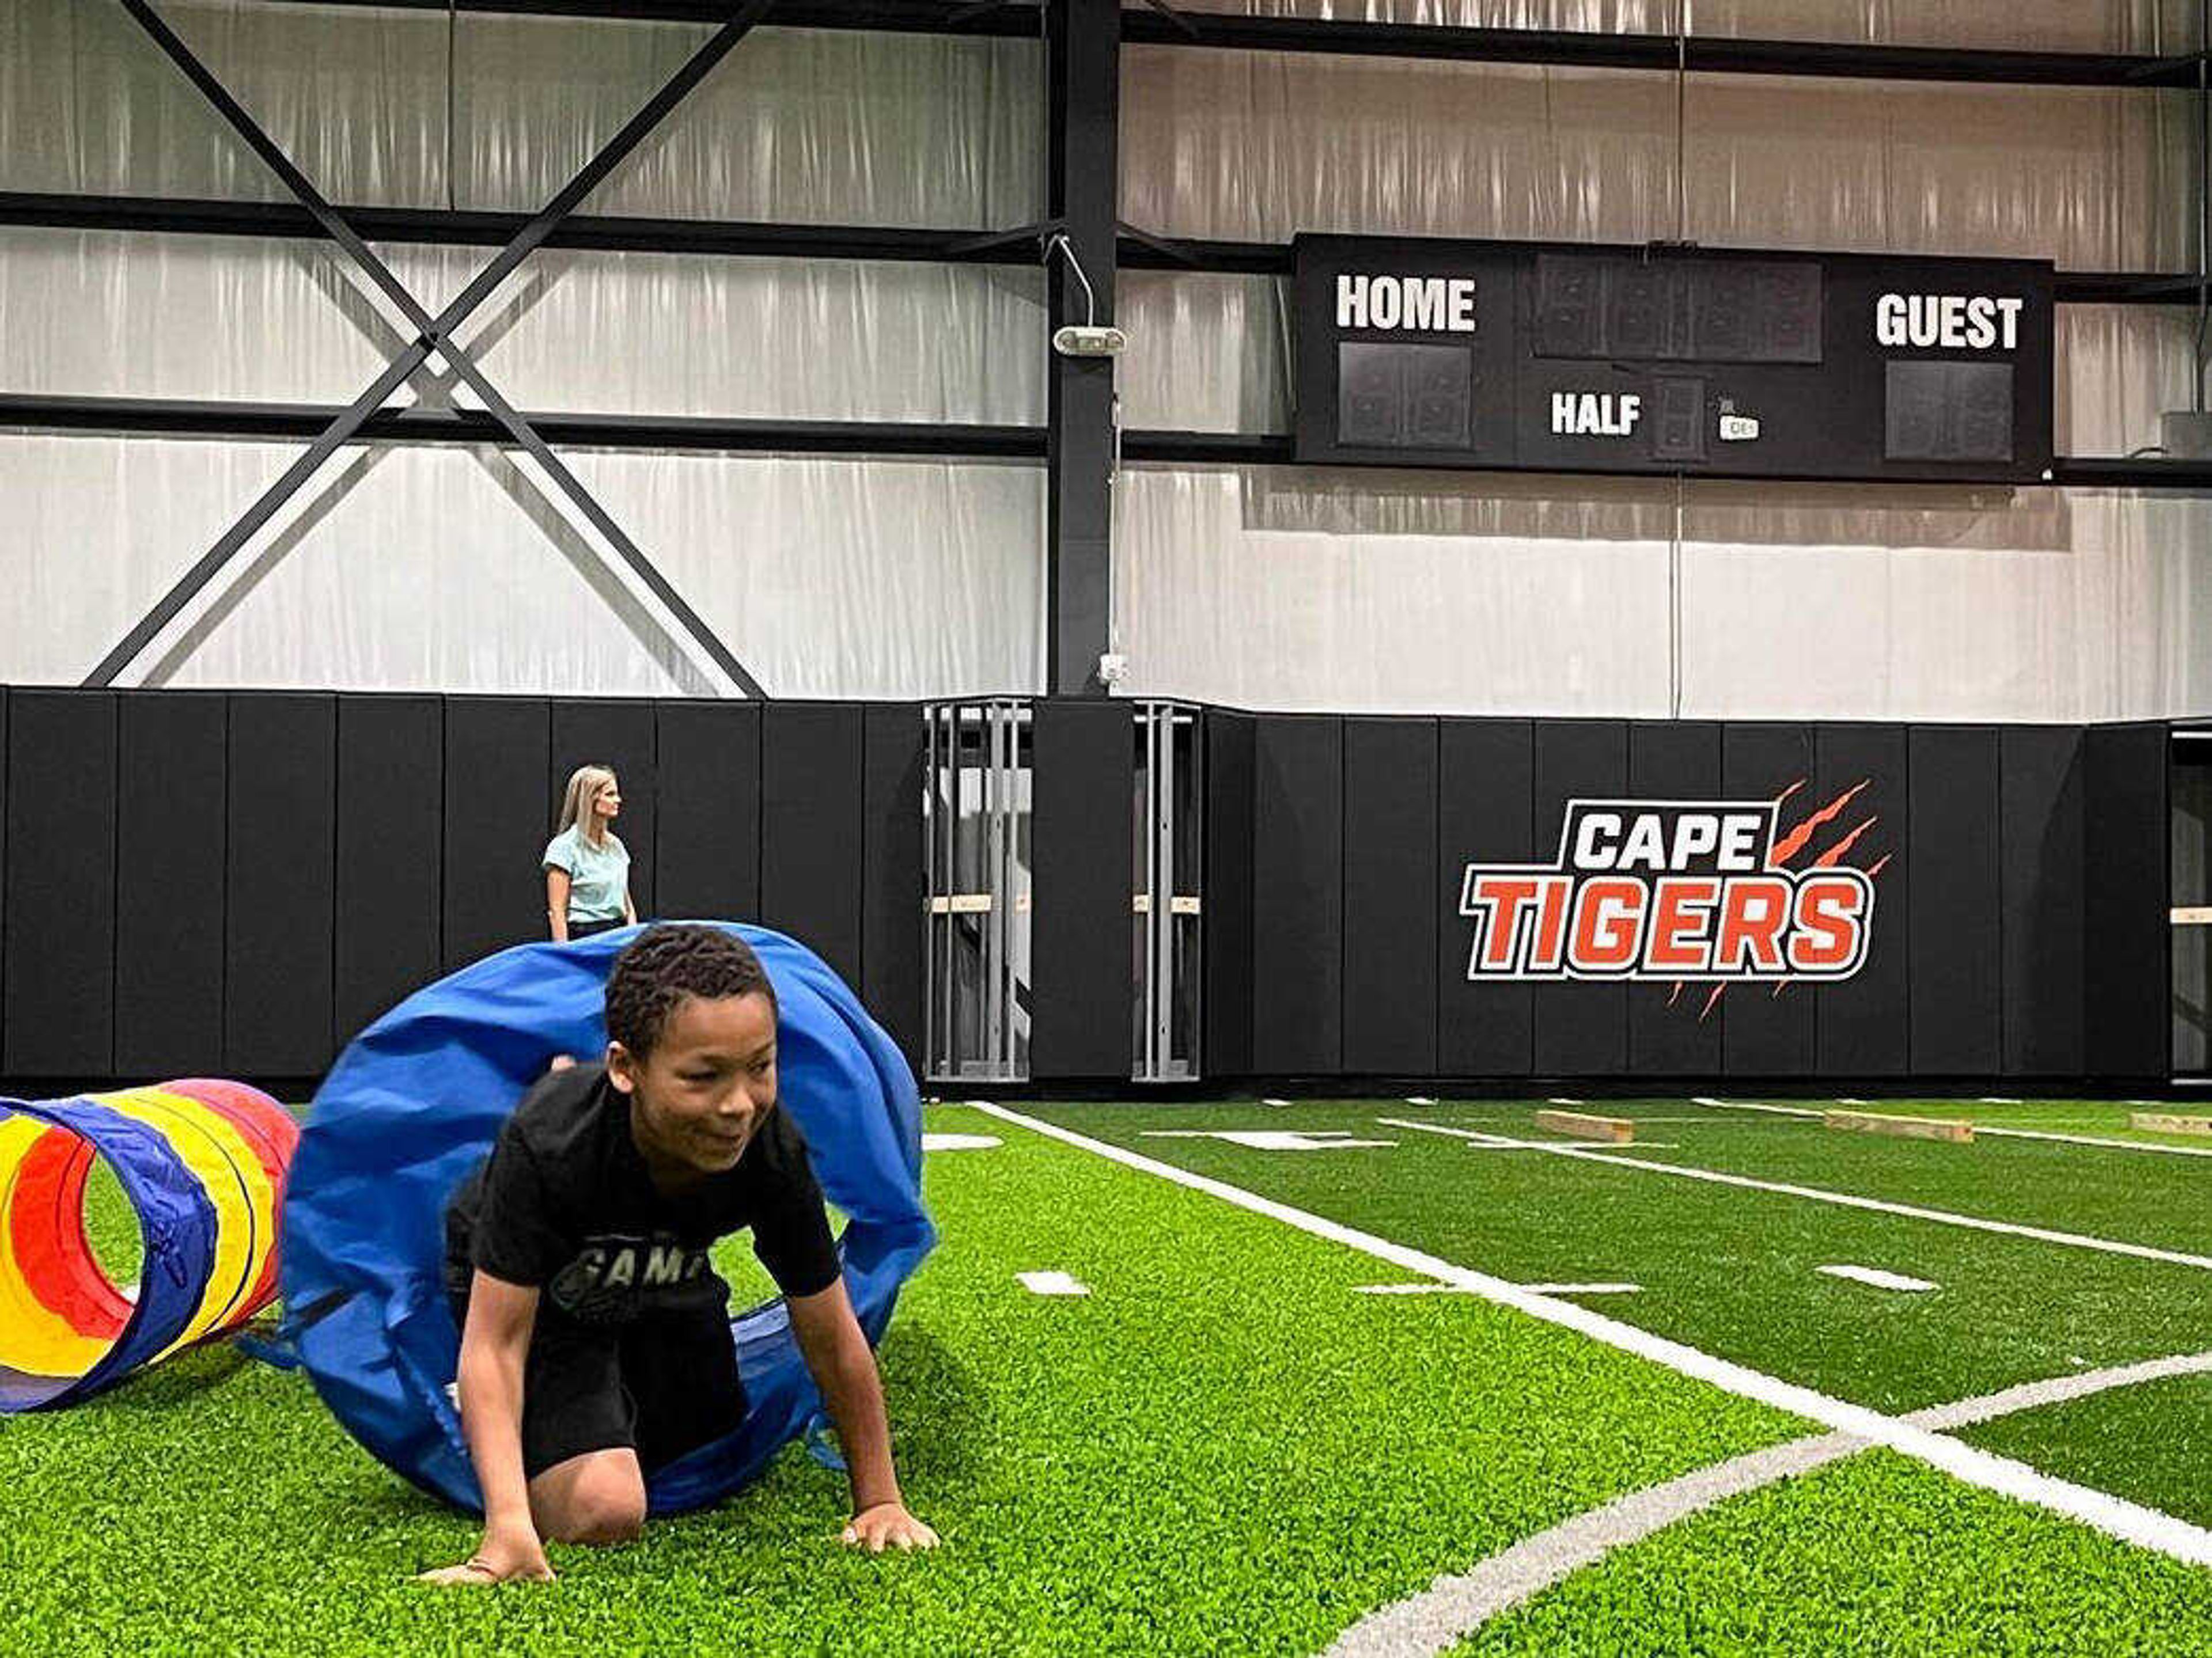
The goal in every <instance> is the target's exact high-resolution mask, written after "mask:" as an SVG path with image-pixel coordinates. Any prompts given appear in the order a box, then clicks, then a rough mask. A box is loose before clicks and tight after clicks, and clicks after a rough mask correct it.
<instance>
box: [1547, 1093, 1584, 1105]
mask: <svg viewBox="0 0 2212 1658" xmlns="http://www.w3.org/2000/svg"><path fill="white" fill-rule="evenodd" d="M1544 1103H1545V1104H1547V1105H1586V1104H1588V1103H1589V1102H1588V1101H1586V1100H1571V1099H1569V1098H1568V1097H1567V1096H1565V1095H1564V1094H1554V1095H1553V1096H1552V1097H1551V1098H1550V1099H1548V1100H1546V1101H1545V1102H1544Z"/></svg>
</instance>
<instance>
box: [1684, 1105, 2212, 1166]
mask: <svg viewBox="0 0 2212 1658" xmlns="http://www.w3.org/2000/svg"><path fill="white" fill-rule="evenodd" d="M1691 1103H1692V1105H1712V1106H1717V1107H1718V1108H1721V1109H1723V1110H1724V1111H1768V1112H1772V1113H1773V1114H1776V1115H1778V1116H1784V1117H1817V1116H1820V1115H1821V1113H1820V1112H1818V1111H1808V1110H1807V1109H1806V1108H1804V1107H1802V1106H1796V1105H1760V1104H1756V1103H1754V1102H1752V1101H1749V1100H1692V1102H1691ZM1836 1103H1837V1104H1838V1105H1864V1104H1865V1103H1866V1102H1865V1101H1864V1100H1840V1099H1839V1100H1838V1101H1837V1102H1836ZM1644 1121H1647V1122H1651V1121H1658V1120H1657V1119H1656V1118H1650V1117H1647V1118H1645V1119H1644ZM1974 1133H1976V1134H1978V1135H1980V1134H1994V1135H1997V1136H2000V1137H2002V1139H2008V1140H2057V1141H2059V1142H2060V1143H2062V1144H2063V1145H2101V1146H2105V1147H2107V1148H2109V1149H2110V1150H2112V1151H2155V1152H2158V1153H2160V1154H2161V1155H2163V1156H2166V1157H2212V1146H2203V1145H2158V1144H2156V1143H2154V1142H2153V1141H2150V1140H2116V1139H2107V1138H2106V1137H2105V1136H2103V1135H2101V1134H2062V1133H2058V1132H2057V1131H2056V1130H2055V1129H2049V1128H1999V1127H1996V1126H1995V1125H1994V1124H1990V1123H1985V1122H1978V1123H1976V1124H1975V1125H1974Z"/></svg>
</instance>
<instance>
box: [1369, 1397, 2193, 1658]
mask: <svg viewBox="0 0 2212 1658" xmlns="http://www.w3.org/2000/svg"><path fill="white" fill-rule="evenodd" d="M2204 1370H2212V1353H2188V1354H2184V1355H2181V1356H2179V1357H2173V1358H2154V1359H2151V1360H2148V1361H2147V1362H2145V1363H2140V1364H2124V1365H2119V1366H2117V1367H2115V1368H2113V1369H2112V1370H2092V1371H2089V1372H2088V1373H2087V1374H2086V1375H2082V1376H2058V1377H2056V1378H2054V1379H2052V1380H2051V1381H2048V1382H2027V1383H2024V1384H2023V1385H2021V1386H2020V1387H2017V1388H2006V1389H2005V1390H2004V1391H2003V1392H2002V1393H1995V1394H1982V1395H1981V1396H1980V1397H1979V1398H1977V1399H1962V1400H1959V1401H1958V1402H1956V1403H1955V1404H1950V1405H1937V1406H1931V1407H1929V1409H1927V1410H1922V1411H1915V1412H1912V1413H1911V1415H1909V1416H1907V1417H1906V1418H1905V1420H1906V1421H1907V1422H1910V1423H1912V1424H1914V1425H1916V1426H1918V1427H1923V1428H1938V1429H1941V1428H1959V1427H1965V1426H1967V1425H1969V1424H1972V1423H1977V1422H1988V1421H1990V1420H1993V1419H1994V1418H1997V1417H2001V1416H2009V1415H2011V1414H2012V1413H2013V1412H2015V1411H2026V1410H2033V1409H2034V1408H2036V1407H2037V1406H2043V1405H2053V1404H2057V1403H2059V1402H2060V1401H2061V1400H2069V1399H2079V1398H2081V1397H2082V1396H2083V1395H2084V1394H2094V1393H2102V1392H2104V1391H2106V1389H2107V1388H2125V1387H2131V1386H2133V1385H2134V1384H2135V1383H2136V1382H2151V1381H2156V1380H2159V1379H2160V1378H2161V1377H2165V1376H2189V1375H2194V1374H2197V1373H2199V1372H2202V1371H2204ZM1864 1448H1866V1447H1865V1442H1864V1441H1863V1440H1860V1439H1858V1438H1857V1437H1855V1436H1852V1435H1850V1434H1841V1433H1832V1434H1813V1435H1808V1436H1807V1437H1805V1438H1803V1439H1793V1440H1791V1441H1790V1442H1788V1443H1787V1444H1782V1445H1770V1446H1768V1447H1767V1448H1765V1450H1759V1451H1752V1452H1750V1453H1748V1454H1747V1455H1743V1456H1737V1457H1731V1458H1729V1460H1728V1461H1725V1462H1716V1463H1714V1464H1713V1465H1712V1466H1711V1467H1705V1468H1699V1469H1698V1470H1696V1471H1695V1472H1694V1473H1686V1474H1684V1475H1682V1476H1681V1477H1680V1478H1679V1479H1669V1480H1668V1481H1666V1482H1665V1483H1664V1484H1663V1485H1650V1486H1647V1487H1645V1488H1644V1490H1642V1491H1631V1492H1630V1493H1628V1494H1627V1495H1626V1497H1616V1498H1615V1499H1614V1500H1613V1501H1612V1502H1610V1503H1606V1504H1605V1505H1604V1506H1603V1507H1601V1508H1596V1509H1590V1510H1589V1512H1587V1513H1584V1514H1578V1515H1575V1516H1574V1518H1572V1519H1571V1520H1567V1521H1561V1522H1560V1523H1559V1525H1556V1526H1554V1527H1552V1528H1551V1529H1550V1530H1548V1531H1544V1532H1539V1533H1537V1534H1536V1535H1535V1536H1534V1537H1527V1538H1523V1539H1522V1540H1521V1541H1520V1542H1518V1543H1516V1544H1515V1545H1514V1546H1512V1547H1511V1548H1510V1549H1505V1550H1504V1551H1502V1552H1499V1553H1497V1554H1494V1555H1492V1556H1491V1557H1490V1558H1488V1559H1486V1560H1483V1561H1480V1562H1479V1563H1478V1564H1476V1565H1475V1567H1474V1570H1471V1571H1468V1572H1464V1573H1462V1574H1461V1575H1459V1576H1454V1577H1439V1578H1437V1580H1436V1582H1433V1583H1431V1585H1430V1586H1429V1587H1428V1588H1426V1589H1424V1590H1423V1591H1421V1592H1420V1593H1419V1594H1413V1595H1409V1596H1407V1598H1406V1599H1405V1600H1401V1601H1398V1602H1397V1603H1395V1605H1392V1606H1384V1607H1382V1608H1381V1609H1380V1610H1378V1611H1376V1612H1370V1613H1368V1615H1367V1616H1366V1617H1364V1618H1363V1619H1360V1620H1359V1621H1358V1623H1356V1624H1354V1625H1352V1627H1351V1628H1350V1629H1348V1630H1346V1631H1345V1632H1344V1633H1343V1634H1342V1635H1340V1636H1339V1637H1337V1638H1336V1641H1335V1643H1334V1644H1333V1645H1331V1646H1330V1648H1329V1649H1328V1653H1329V1658H1384V1655H1388V1658H1404V1655H1410V1654H1413V1653H1423V1654H1425V1653H1432V1652H1440V1651H1442V1650H1443V1649H1445V1648H1447V1647H1449V1646H1452V1645H1454V1644H1455V1643H1457V1642H1459V1641H1460V1640H1462V1639H1463V1638H1464V1637H1467V1636H1468V1635H1471V1634H1473V1633H1474V1631H1476V1630H1477V1629H1480V1627H1481V1626H1482V1625H1484V1624H1486V1623H1487V1622H1489V1620H1490V1619H1492V1618H1495V1617H1496V1616H1498V1613H1499V1612H1504V1611H1507V1610H1509V1609H1510V1608H1511V1607H1513V1606H1518V1605H1520V1604H1521V1602H1522V1601H1523V1600H1528V1599H1529V1598H1530V1597H1531V1596H1532V1595H1534V1594H1537V1593H1538V1592H1539V1591H1540V1590H1542V1589H1546V1588H1550V1587H1551V1586H1552V1585H1553V1584H1554V1583H1556V1582H1559V1581H1560V1580H1561V1579H1563V1578H1565V1577H1566V1576H1568V1575H1569V1574H1571V1573H1572V1572H1575V1571H1578V1570H1581V1569H1582V1568H1583V1567H1584V1566H1589V1565H1594V1564H1596V1563H1597V1562H1598V1561H1599V1560H1600V1559H1601V1558H1604V1557H1605V1556H1606V1555H1607V1554H1609V1553H1610V1552H1613V1550H1614V1549H1617V1548H1621V1547H1624V1546H1626V1545H1628V1544H1631V1543H1636V1542H1640V1541H1642V1540H1644V1538H1646V1537H1649V1536H1650V1535H1651V1533H1654V1532H1656V1531H1658V1530H1660V1529H1662V1527H1667V1526H1670V1525H1672V1524H1674V1521H1677V1520H1684V1519H1687V1518H1688V1517H1689V1516H1690V1515H1692V1514H1696V1513H1699V1511H1701V1510H1703V1509H1708V1508H1711V1506H1713V1504H1715V1503H1719V1502H1721V1501H1723V1500H1724V1499H1726V1498H1729V1497H1742V1496H1745V1495H1747V1494H1748V1493H1750V1492H1752V1491H1757V1490H1759V1489H1760V1488H1761V1487H1762V1486H1765V1485H1772V1484H1774V1483H1775V1482H1776V1481H1777V1480H1779V1479H1789V1478H1791V1477H1794V1476H1796V1475H1798V1474H1804V1473H1811V1472H1812V1471H1813V1470H1814V1469H1815V1468H1817V1467H1821V1466H1823V1465H1824V1464H1826V1463H1829V1462H1833V1461H1838V1460H1840V1459H1841V1458H1843V1457H1845V1456H1849V1455H1852V1454H1853V1453H1855V1452H1857V1451H1860V1450H1863V1449H1864Z"/></svg>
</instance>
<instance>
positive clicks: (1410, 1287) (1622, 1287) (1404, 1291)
mask: <svg viewBox="0 0 2212 1658" xmlns="http://www.w3.org/2000/svg"><path fill="white" fill-rule="evenodd" d="M1521 1287H1522V1289H1524V1290H1526V1291H1528V1293H1529V1294H1531V1295H1537V1296H1632V1295H1634V1294H1635V1293H1636V1292H1637V1291H1639V1290H1641V1289H1642V1288H1643V1287H1644V1286H1643V1285H1642V1284H1522V1286H1521ZM1352 1292H1353V1293H1354V1294H1355V1295H1362V1296H1471V1295H1473V1294H1474V1291H1473V1290H1470V1289H1469V1288H1468V1286H1467V1285H1465V1284H1356V1285H1354V1286H1353V1291H1352Z"/></svg>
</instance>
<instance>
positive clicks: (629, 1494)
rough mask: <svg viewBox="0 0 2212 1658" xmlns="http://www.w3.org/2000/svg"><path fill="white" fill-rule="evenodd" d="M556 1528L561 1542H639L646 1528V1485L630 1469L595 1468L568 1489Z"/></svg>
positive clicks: (557, 1540) (556, 1521)
mask: <svg viewBox="0 0 2212 1658" xmlns="http://www.w3.org/2000/svg"><path fill="white" fill-rule="evenodd" d="M552 1529H553V1537H554V1540H555V1541H556V1542H561V1543H584V1544H592V1545H598V1546H607V1545H610V1544H615V1543H631V1542H635V1541H636V1540H637V1536H638V1533H640V1532H641V1531H643V1530H644V1529H645V1486H644V1485H642V1484H641V1482H640V1481H639V1480H638V1479H637V1477H636V1476H635V1474H633V1473H629V1471H628V1470H626V1469H621V1468H605V1469H600V1468H594V1469H592V1471H591V1472H590V1473H588V1474H586V1476H585V1477H584V1478H583V1479H579V1480H578V1481H577V1482H576V1485H575V1487H574V1489H573V1490H572V1491H569V1492H568V1496H567V1500H566V1501H564V1502H563V1503H562V1504H561V1511H560V1513H559V1514H557V1515H555V1516H554V1524H553V1528H552Z"/></svg>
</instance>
